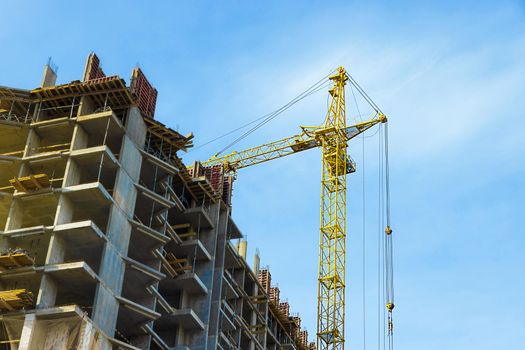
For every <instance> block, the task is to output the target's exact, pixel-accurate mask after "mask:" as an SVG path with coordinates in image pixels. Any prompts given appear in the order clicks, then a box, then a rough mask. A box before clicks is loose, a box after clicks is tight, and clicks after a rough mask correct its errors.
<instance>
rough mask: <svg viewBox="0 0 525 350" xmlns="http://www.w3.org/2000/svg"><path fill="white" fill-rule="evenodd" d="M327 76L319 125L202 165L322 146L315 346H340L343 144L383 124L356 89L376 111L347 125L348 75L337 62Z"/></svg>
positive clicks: (241, 164)
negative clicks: (326, 98) (327, 87)
mask: <svg viewBox="0 0 525 350" xmlns="http://www.w3.org/2000/svg"><path fill="white" fill-rule="evenodd" d="M329 79H330V80H331V81H332V83H333V86H332V87H331V88H330V90H329V93H330V98H331V102H330V106H329V108H328V113H327V116H326V119H325V121H324V123H323V124H322V125H321V126H308V127H305V126H303V127H301V128H302V132H301V133H300V134H298V135H294V136H290V137H286V138H284V139H281V140H278V141H275V142H270V143H266V144H264V145H260V146H258V147H254V148H250V149H247V150H244V151H240V152H233V153H230V154H228V155H224V156H214V157H212V158H210V159H209V160H207V161H205V162H203V165H205V166H212V165H222V166H223V169H224V171H225V172H226V173H228V172H236V171H237V170H239V169H242V168H246V167H248V166H252V165H256V164H260V163H264V162H267V161H270V160H273V159H277V158H282V157H285V156H287V155H290V154H295V153H298V152H301V151H305V150H308V149H312V148H316V147H320V148H321V149H322V160H323V171H322V178H321V209H320V216H321V220H320V242H319V275H318V303H317V349H318V350H325V349H337V350H342V349H344V341H345V336H344V321H345V270H346V175H347V174H349V173H352V172H354V171H355V163H354V161H353V160H352V159H351V158H350V157H349V156H348V153H347V148H348V144H347V143H348V141H349V140H351V139H353V138H354V137H356V136H358V135H360V134H362V133H363V132H365V131H366V130H368V129H370V128H371V127H373V126H374V125H376V124H378V123H385V122H386V121H387V118H386V116H385V115H384V114H383V113H382V112H381V111H380V109H379V108H377V106H376V105H375V104H374V103H373V102H372V101H371V100H370V99H369V97H368V96H367V95H366V94H364V92H363V91H362V90H360V92H361V93H362V94H363V97H365V99H367V101H368V102H369V103H371V105H372V107H373V108H374V109H375V111H376V115H375V117H374V118H372V119H371V120H369V121H366V122H362V123H358V124H354V125H351V126H347V125H346V109H345V85H346V82H347V81H348V80H349V79H350V80H351V81H352V82H353V80H352V78H351V77H350V75H349V74H348V73H347V72H346V71H345V69H344V68H343V67H339V69H338V70H337V72H336V73H335V74H334V75H332V76H330V77H329ZM356 87H358V85H357V84H356ZM359 89H360V88H359Z"/></svg>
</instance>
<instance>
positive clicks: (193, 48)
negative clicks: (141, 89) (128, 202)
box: [0, 1, 525, 350]
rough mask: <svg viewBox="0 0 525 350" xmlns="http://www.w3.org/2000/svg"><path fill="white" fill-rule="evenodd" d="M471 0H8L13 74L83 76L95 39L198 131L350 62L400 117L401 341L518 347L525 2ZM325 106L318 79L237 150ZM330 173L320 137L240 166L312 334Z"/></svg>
mask: <svg viewBox="0 0 525 350" xmlns="http://www.w3.org/2000/svg"><path fill="white" fill-rule="evenodd" d="M458 3H459V2H455V1H439V2H438V1H436V2H434V3H432V2H417V1H414V2H404V1H396V2H367V3H366V4H365V3H358V2H347V1H345V2H341V1H331V2H291V1H266V2H258V3H256V2H247V1H230V2H226V1H217V2H199V3H197V2H184V3H183V2H180V3H176V2H168V1H164V2H162V1H158V2H155V3H154V4H153V2H149V5H146V3H145V2H139V1H114V2H111V3H110V2H102V1H91V2H89V5H87V4H86V3H83V2H79V3H76V2H70V1H47V2H36V1H33V2H30V1H27V2H22V1H2V2H1V3H0V43H1V44H2V52H3V54H2V55H0V67H2V68H1V70H0V72H1V75H0V78H1V79H0V85H7V86H15V87H22V88H33V87H36V86H37V85H38V84H39V82H40V77H41V72H42V69H43V66H44V64H45V63H46V61H47V58H48V56H52V57H53V60H54V61H55V62H56V64H58V66H59V72H58V73H59V82H61V83H65V82H68V81H70V80H75V79H80V78H81V75H82V70H83V66H84V63H85V57H86V56H87V54H88V53H89V52H90V51H95V52H96V53H97V54H98V55H99V57H100V58H101V60H102V64H103V68H104V70H105V71H106V73H108V74H119V75H121V76H122V77H123V78H125V79H126V80H128V78H129V76H130V73H131V69H132V67H133V66H134V65H136V64H137V63H138V64H139V65H140V67H141V68H142V69H143V70H144V71H145V73H146V74H147V76H148V77H149V79H150V81H151V82H152V83H153V84H154V85H155V86H156V87H157V88H158V90H159V99H158V104H157V118H158V119H159V120H161V121H162V122H164V123H166V124H168V125H170V126H172V127H173V128H177V129H179V130H180V131H181V132H183V133H186V132H189V131H192V132H194V133H195V135H196V138H195V141H196V144H199V143H203V142H205V141H207V140H209V139H211V138H213V137H214V136H216V135H218V134H222V133H224V132H227V131H229V130H231V129H233V128H235V127H236V126H238V125H241V124H243V123H245V122H247V121H251V120H252V119H255V118H257V117H259V116H261V115H263V114H265V113H267V112H269V111H272V110H274V109H276V108H277V107H279V106H281V105H283V104H285V103H286V102H288V101H289V100H290V99H291V98H293V97H294V96H296V95H297V94H298V93H299V92H302V91H303V90H304V89H305V88H307V87H308V86H310V85H311V84H312V83H313V82H315V81H317V80H318V79H319V78H320V77H322V76H324V75H325V74H327V72H329V71H330V70H332V69H334V68H336V67H337V66H339V65H343V66H345V67H346V68H347V69H348V70H349V71H350V72H351V74H352V75H353V76H354V77H355V78H356V80H357V81H359V82H360V83H361V85H362V86H363V87H364V88H365V89H366V91H367V92H368V93H369V95H370V96H372V97H373V98H374V100H375V101H376V103H377V104H378V105H379V106H381V108H382V109H383V110H384V112H385V113H386V114H387V115H388V116H389V117H390V137H391V145H390V152H391V172H392V174H391V186H392V214H393V227H394V234H395V283H396V309H395V327H396V330H395V332H396V344H397V348H402V349H409V350H410V349H421V348H424V349H427V350H432V349H451V350H452V349H458V350H459V349H465V348H476V349H480V350H481V349H494V348H499V349H512V348H514V349H515V348H520V346H522V345H521V344H523V342H524V341H525V321H524V318H523V314H524V312H525V298H524V297H523V295H524V294H525V282H524V281H525V279H524V278H523V268H524V267H525V254H524V252H523V250H524V248H525V238H524V237H525V236H524V234H523V221H522V215H523V212H524V209H525V206H524V204H523V199H524V198H525V186H524V185H525V180H524V176H525V163H524V162H523V158H524V155H525V138H524V137H523V130H525V121H524V118H523V113H524V112H523V110H524V107H525V106H524V105H525V103H524V102H523V101H524V97H523V96H524V95H525V60H524V59H523V57H525V6H524V4H523V2H520V1H498V2H490V1H476V2H475V1H472V2H470V1H462V2H461V4H458ZM365 109H366V108H365V107H364V105H363V106H362V110H361V111H362V112H363V111H364V110H365ZM325 113H326V93H324V92H319V93H317V94H315V95H313V96H311V97H310V98H308V99H307V100H304V101H302V102H301V103H300V104H298V105H296V106H294V107H293V108H292V109H290V110H288V111H287V112H286V113H285V114H284V115H282V116H281V117H279V118H277V119H276V120H275V121H273V122H272V123H270V124H268V125H267V126H265V127H264V128H262V129H261V130H259V131H258V132H257V133H255V134H253V135H252V136H251V137H250V138H248V139H246V140H245V141H243V142H242V143H240V144H238V145H237V147H238V149H243V148H245V147H249V146H253V145H257V144H260V143H263V142H267V141H271V140H274V139H277V138H280V137H284V136H288V135H291V134H293V133H296V132H298V126H299V125H313V124H318V123H320V122H321V121H322V120H323V118H324V115H325ZM355 115H356V109H355V106H349V116H350V118H352V117H355ZM370 135H371V134H370ZM227 141H228V140H224V142H223V143H221V142H219V143H217V144H213V145H212V146H210V147H205V148H201V149H199V150H196V151H194V152H191V153H189V154H187V155H186V156H185V157H184V158H185V160H186V161H187V162H190V161H192V160H194V159H206V158H207V157H209V156H210V155H212V154H213V153H214V152H216V151H217V150H219V149H220V148H222V147H221V146H224V145H225V144H226V143H227ZM362 146H363V143H362V142H361V141H360V140H355V141H354V142H353V143H352V144H351V146H350V152H351V154H352V156H353V157H354V159H355V160H356V161H357V163H358V167H359V170H358V172H357V173H356V174H353V175H351V176H350V177H349V196H348V203H349V204H348V215H349V223H348V232H349V238H348V247H349V249H348V250H349V253H348V271H349V272H348V276H347V278H348V281H347V286H348V294H347V300H348V309H347V315H348V322H347V341H348V345H347V347H348V348H351V349H358V348H363V341H362V338H363V335H362V334H363V326H362V310H363V304H362V302H361V298H362V293H363V285H362V282H361V280H362V268H363V266H362V254H363V250H362V247H363V244H362V243H363V242H362V224H361V222H362V216H363V207H362V205H361V201H362V190H363V172H364V174H365V179H366V191H365V193H366V201H367V206H366V210H365V217H366V227H367V230H366V236H365V237H366V240H365V241H366V256H367V259H366V276H367V279H366V284H365V285H366V289H365V290H366V296H367V299H366V300H367V303H366V310H367V316H366V328H367V333H366V345H367V347H368V348H376V339H377V326H376V322H377V319H376V315H377V301H376V300H377V294H376V293H377V282H376V280H377V253H376V250H377V236H378V232H377V231H378V230H377V200H376V198H377V153H378V151H377V136H375V137H370V138H368V139H366V141H365V143H364V147H365V158H364V161H365V165H364V166H362V164H363V157H362ZM320 171H321V170H320V154H319V151H317V150H313V151H308V152H306V153H303V154H301V155H298V156H293V157H289V158H287V159H281V160H277V161H274V162H273V163H271V164H267V165H261V166H259V167H254V168H249V169H245V170H244V171H242V172H241V173H240V174H239V178H238V180H237V182H236V184H235V185H236V186H235V189H234V208H233V216H234V218H235V220H236V222H237V223H238V225H239V226H240V228H241V230H242V231H243V232H244V233H245V234H246V235H247V236H248V241H249V254H250V255H252V254H253V252H254V250H255V248H259V249H260V251H261V256H262V263H263V265H269V266H270V268H271V271H272V276H273V278H274V280H275V281H277V282H278V284H279V287H280V288H281V295H282V296H284V297H285V298H288V299H289V301H290V302H291V303H292V308H293V311H294V312H299V313H300V315H301V316H302V318H303V324H305V325H306V326H307V328H308V330H309V331H310V333H311V334H313V333H315V312H316V273H317V272H316V271H317V244H318V232H317V228H318V222H319V219H318V211H319V205H318V201H319V178H320ZM250 259H251V258H250Z"/></svg>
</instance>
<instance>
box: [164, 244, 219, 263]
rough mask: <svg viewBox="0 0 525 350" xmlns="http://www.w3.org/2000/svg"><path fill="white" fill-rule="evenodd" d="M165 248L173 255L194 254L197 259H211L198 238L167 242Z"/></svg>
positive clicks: (191, 255)
mask: <svg viewBox="0 0 525 350" xmlns="http://www.w3.org/2000/svg"><path fill="white" fill-rule="evenodd" d="M166 249H167V250H169V251H170V252H173V254H175V256H190V257H193V256H194V255H196V258H197V260H206V261H210V260H211V255H210V253H209V252H208V250H207V249H206V247H204V245H203V244H202V242H201V241H200V240H199V239H188V240H185V241H182V243H180V244H175V243H168V245H167V246H166Z"/></svg>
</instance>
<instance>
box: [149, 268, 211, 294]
mask: <svg viewBox="0 0 525 350" xmlns="http://www.w3.org/2000/svg"><path fill="white" fill-rule="evenodd" d="M159 290H160V292H161V294H166V295H171V293H173V291H177V290H184V291H186V292H188V293H190V294H208V289H207V288H206V286H205V285H204V283H202V281H201V279H200V278H199V276H198V275H197V274H196V273H194V272H186V273H183V274H181V275H179V276H177V277H175V278H166V279H164V280H162V281H161V282H160V286H159Z"/></svg>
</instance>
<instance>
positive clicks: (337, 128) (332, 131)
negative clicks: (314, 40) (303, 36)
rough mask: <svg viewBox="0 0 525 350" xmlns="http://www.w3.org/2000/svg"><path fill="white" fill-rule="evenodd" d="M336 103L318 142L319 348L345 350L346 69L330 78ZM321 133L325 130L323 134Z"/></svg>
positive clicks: (333, 98) (327, 117)
mask: <svg viewBox="0 0 525 350" xmlns="http://www.w3.org/2000/svg"><path fill="white" fill-rule="evenodd" d="M330 79H331V80H332V81H333V82H334V86H333V87H332V88H331V89H330V95H331V96H332V101H331V103H330V107H329V109H328V114H327V116H326V120H325V123H324V129H322V132H318V138H319V140H320V142H321V149H322V159H323V166H322V175H321V176H322V177H321V212H320V214H321V215H320V216H321V220H320V238H319V275H318V283H317V286H318V295H317V296H318V297H317V348H318V349H319V350H324V349H338V350H339V349H343V348H344V341H345V329H344V319H345V267H346V174H347V169H348V167H347V160H348V156H347V148H348V146H347V143H346V141H347V140H346V135H345V134H343V133H342V132H341V130H343V129H346V111H345V84H346V81H347V79H348V78H347V76H346V72H345V70H344V68H339V70H338V72H337V74H335V75H333V76H331V77H330ZM320 131H321V130H320Z"/></svg>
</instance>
